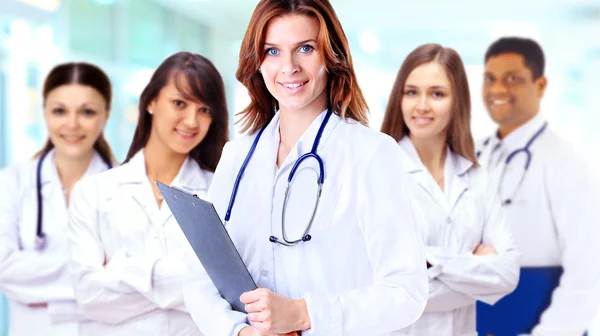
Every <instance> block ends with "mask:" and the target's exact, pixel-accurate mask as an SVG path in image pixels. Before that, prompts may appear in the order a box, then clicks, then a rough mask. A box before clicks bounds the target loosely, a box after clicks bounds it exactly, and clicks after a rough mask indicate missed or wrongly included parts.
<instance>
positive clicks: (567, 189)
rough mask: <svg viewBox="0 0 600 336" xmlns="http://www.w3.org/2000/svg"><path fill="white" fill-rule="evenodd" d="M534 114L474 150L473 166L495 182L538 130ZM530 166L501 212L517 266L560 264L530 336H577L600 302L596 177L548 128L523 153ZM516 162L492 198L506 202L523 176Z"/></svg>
mask: <svg viewBox="0 0 600 336" xmlns="http://www.w3.org/2000/svg"><path fill="white" fill-rule="evenodd" d="M544 121H545V118H544V117H543V116H542V115H538V116H536V117H535V118H533V119H532V120H530V121H529V122H527V123H526V124H524V125H523V126H521V127H520V128H518V129H517V130H515V131H514V132H512V133H510V134H509V135H508V136H507V137H505V139H504V140H502V141H500V140H499V139H498V137H497V136H495V135H494V136H492V137H491V138H490V142H489V143H488V145H487V146H483V145H482V146H480V150H481V156H480V159H479V161H480V162H481V164H482V165H483V166H485V167H486V168H487V169H488V171H489V172H490V175H491V177H492V178H493V180H494V182H495V183H500V176H501V174H502V170H503V169H504V168H505V166H506V165H505V160H506V157H507V156H508V154H509V153H510V152H512V151H514V150H517V149H520V148H522V147H524V146H525V145H526V144H527V142H528V141H529V140H530V139H531V138H532V136H533V135H534V134H535V133H536V132H537V131H538V130H539V129H540V128H541V127H542V125H543V123H544ZM530 150H531V153H532V161H531V165H530V167H529V171H528V172H527V174H526V175H525V179H524V181H523V184H522V186H521V188H520V189H519V191H518V192H517V194H516V197H515V198H514V199H513V202H512V203H513V204H511V205H508V206H506V207H505V209H506V214H507V218H508V222H509V223H510V224H511V225H512V227H513V234H514V236H515V239H516V242H517V247H518V248H519V250H520V251H521V252H522V254H523V258H522V266H524V267H531V266H557V265H562V266H563V269H564V273H563V275H562V277H561V279H560V285H559V287H558V288H557V289H555V290H554V292H553V294H552V302H551V305H550V307H549V308H548V309H547V310H546V311H545V312H544V313H543V314H542V318H541V322H540V324H539V325H538V326H537V327H536V328H535V329H534V330H533V334H534V335H561V336H567V335H578V336H579V335H581V334H582V333H583V331H584V330H585V329H586V328H587V327H588V326H589V325H590V323H591V321H592V318H593V316H594V314H595V312H596V310H597V307H598V304H599V302H600V298H599V295H598V294H599V293H598V287H599V284H600V267H598V256H600V244H598V238H599V237H600V198H599V195H600V193H599V192H598V190H600V186H599V184H598V178H597V175H595V174H594V173H593V172H592V170H591V167H590V166H589V165H587V164H586V163H584V160H582V158H581V157H580V156H579V153H577V152H576V150H575V148H573V147H572V146H571V145H569V144H568V143H567V142H566V141H565V140H563V139H562V138H561V137H559V136H558V134H556V133H555V132H554V130H553V129H552V128H551V127H550V126H549V127H548V128H547V129H546V130H545V131H544V132H543V133H542V134H541V135H540V136H539V137H538V138H537V140H536V141H535V142H534V143H533V144H532V146H531V147H530ZM523 158H524V156H523V155H521V156H520V158H518V159H517V158H515V159H514V160H513V162H511V164H510V165H509V166H508V169H507V170H506V176H505V178H504V181H503V183H502V185H501V186H500V196H501V198H502V199H506V198H507V197H509V196H510V194H511V193H512V190H513V189H514V188H515V186H516V185H517V181H518V179H519V178H520V177H521V176H522V174H523V172H524V161H523V160H522V159H523Z"/></svg>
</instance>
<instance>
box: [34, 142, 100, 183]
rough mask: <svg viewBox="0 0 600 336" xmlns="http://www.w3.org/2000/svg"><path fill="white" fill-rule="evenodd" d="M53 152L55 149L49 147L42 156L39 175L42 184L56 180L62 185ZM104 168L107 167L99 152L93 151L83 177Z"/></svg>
mask: <svg viewBox="0 0 600 336" xmlns="http://www.w3.org/2000/svg"><path fill="white" fill-rule="evenodd" d="M55 154H56V149H54V148H53V149H51V150H50V151H49V152H48V154H47V155H46V157H45V158H44V162H42V171H41V176H40V177H41V180H42V185H45V184H47V183H50V182H57V183H59V184H61V186H62V183H61V182H60V178H59V176H58V169H57V168H56V162H55V161H54V157H55ZM106 169H108V167H107V166H106V163H104V160H102V157H100V154H98V153H97V152H95V151H94V154H93V155H92V160H91V161H90V164H89V165H88V167H87V169H86V171H85V174H84V177H85V176H91V175H95V174H97V173H100V172H103V171H105V170H106Z"/></svg>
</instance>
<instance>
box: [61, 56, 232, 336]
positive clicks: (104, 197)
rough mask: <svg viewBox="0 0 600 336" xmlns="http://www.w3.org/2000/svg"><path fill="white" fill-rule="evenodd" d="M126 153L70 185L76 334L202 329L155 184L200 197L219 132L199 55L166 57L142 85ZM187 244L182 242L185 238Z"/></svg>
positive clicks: (212, 78)
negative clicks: (80, 315)
mask: <svg viewBox="0 0 600 336" xmlns="http://www.w3.org/2000/svg"><path fill="white" fill-rule="evenodd" d="M139 113H140V117H139V122H138V126H137V129H136V131H135V135H134V138H133V142H132V144H131V147H130V149H129V153H128V155H127V159H126V160H125V163H124V164H123V165H122V166H120V167H118V168H116V169H114V170H112V171H110V172H108V173H106V174H100V175H98V176H94V177H92V178H89V179H85V180H83V181H81V182H80V183H78V184H77V186H76V187H75V190H74V191H73V197H72V207H71V209H70V210H71V211H70V221H69V229H68V235H69V239H70V242H71V246H72V252H71V253H72V254H71V263H70V271H71V277H72V281H73V286H74V289H75V296H76V298H77V302H78V303H79V305H80V307H81V308H82V309H83V311H84V312H85V314H86V315H88V316H89V317H90V318H91V319H92V320H93V322H91V323H89V324H88V325H86V328H85V330H84V333H83V334H84V335H127V336H131V335H160V336H167V335H182V336H183V335H186V336H189V335H192V336H193V335H200V331H199V330H198V328H197V327H196V325H195V324H194V322H193V321H192V319H191V317H190V315H189V314H188V313H187V312H186V309H185V307H184V304H183V298H182V294H181V292H182V283H181V279H182V278H181V275H182V274H183V273H184V272H183V270H184V264H183V263H182V261H181V257H182V253H183V251H184V250H185V248H186V246H187V244H188V243H187V241H186V238H185V236H184V235H183V233H182V232H181V230H180V228H179V226H178V225H177V222H176V221H175V219H174V218H173V216H172V214H171V212H170V210H169V208H168V206H167V205H166V204H165V203H163V200H162V197H161V196H160V193H159V191H158V190H157V188H156V184H155V181H161V182H163V183H165V184H169V185H172V186H175V187H178V188H181V189H183V190H186V191H188V192H190V193H194V194H197V195H198V196H199V197H204V196H205V194H206V191H207V189H208V187H209V185H210V182H211V179H212V175H213V171H214V169H215V168H216V165H217V162H218V161H219V158H220V156H221V151H222V148H223V146H224V144H225V142H226V141H227V136H228V131H227V128H228V122H227V119H228V117H227V106H226V102H225V92H224V85H223V81H222V79H221V76H220V75H219V73H218V71H217V70H216V69H215V67H214V66H213V64H212V63H211V62H210V61H209V60H208V59H206V58H204V57H202V56H200V55H196V54H191V53H187V52H181V53H177V54H175V55H173V56H171V57H169V58H167V59H166V60H165V61H164V62H163V63H162V64H161V65H160V66H159V67H158V69H157V70H156V72H155V73H154V75H153V76H152V78H151V80H150V82H149V84H148V85H147V86H146V88H145V89H144V91H143V93H142V96H141V98H140V103H139ZM188 248H189V247H188Z"/></svg>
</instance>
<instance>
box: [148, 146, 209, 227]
mask: <svg viewBox="0 0 600 336" xmlns="http://www.w3.org/2000/svg"><path fill="white" fill-rule="evenodd" d="M210 178H211V177H210V173H209V172H206V171H204V170H202V169H201V168H200V166H199V165H198V163H197V162H196V161H195V160H194V159H192V158H190V157H189V156H188V158H187V159H186V160H185V162H184V163H183V165H182V166H181V169H180V170H179V173H178V174H177V176H176V177H175V179H174V180H173V183H172V184H171V185H172V186H173V187H176V188H178V189H181V190H183V191H185V192H187V193H189V194H192V195H198V194H204V193H206V191H207V190H208V187H209V184H210V181H209V180H210ZM199 197H200V196H199ZM201 198H202V197H201ZM172 216H173V213H172V212H171V210H170V209H169V206H168V205H167V203H166V202H163V204H162V206H161V208H160V214H159V216H158V218H157V220H158V221H159V223H158V224H159V225H161V226H164V225H165V224H166V223H167V222H168V221H169V219H171V217H172Z"/></svg>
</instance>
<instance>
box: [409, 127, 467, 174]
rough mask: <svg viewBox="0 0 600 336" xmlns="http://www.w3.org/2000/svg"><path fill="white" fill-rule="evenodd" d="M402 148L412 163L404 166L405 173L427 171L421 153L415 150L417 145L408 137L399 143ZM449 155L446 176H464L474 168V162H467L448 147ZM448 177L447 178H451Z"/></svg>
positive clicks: (445, 163)
mask: <svg viewBox="0 0 600 336" xmlns="http://www.w3.org/2000/svg"><path fill="white" fill-rule="evenodd" d="M398 144H399V145H400V147H401V148H403V149H404V150H405V151H406V152H407V153H408V155H409V157H410V161H409V162H406V164H405V165H404V169H405V172H407V173H411V172H418V171H427V168H426V167H425V165H424V164H423V162H421V158H420V157H419V153H418V152H417V149H416V148H415V145H414V144H413V143H412V141H411V140H410V138H409V137H408V136H405V137H403V138H402V139H400V141H399V142H398ZM446 151H447V155H446V161H445V162H444V174H445V175H446V174H449V175H457V176H461V175H464V174H465V173H466V172H467V171H468V170H469V168H471V167H472V166H473V162H471V161H469V160H467V159H466V158H464V157H462V156H460V155H458V154H456V153H454V152H453V151H452V150H450V147H446ZM449 175H446V176H449Z"/></svg>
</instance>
